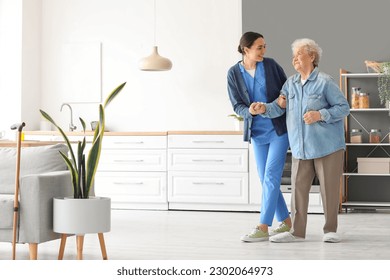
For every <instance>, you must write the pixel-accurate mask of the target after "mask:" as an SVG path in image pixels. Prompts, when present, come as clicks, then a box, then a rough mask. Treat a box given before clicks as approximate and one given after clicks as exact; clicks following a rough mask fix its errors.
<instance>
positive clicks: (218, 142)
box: [168, 135, 248, 149]
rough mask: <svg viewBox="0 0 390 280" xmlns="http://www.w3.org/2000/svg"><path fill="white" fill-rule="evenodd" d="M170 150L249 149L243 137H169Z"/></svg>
mask: <svg viewBox="0 0 390 280" xmlns="http://www.w3.org/2000/svg"><path fill="white" fill-rule="evenodd" d="M168 148H191V149H192V148H194V149H197V148H210V149H211V148H212V149H231V148H242V149H247V148H248V143H247V142H244V141H243V138H242V135H168Z"/></svg>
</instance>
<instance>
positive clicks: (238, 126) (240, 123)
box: [234, 120, 244, 131]
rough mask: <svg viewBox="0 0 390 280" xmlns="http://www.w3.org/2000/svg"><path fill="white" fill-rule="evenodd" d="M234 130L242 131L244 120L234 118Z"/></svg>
mask: <svg viewBox="0 0 390 280" xmlns="http://www.w3.org/2000/svg"><path fill="white" fill-rule="evenodd" d="M234 130H235V131H243V130H244V122H243V121H239V120H234Z"/></svg>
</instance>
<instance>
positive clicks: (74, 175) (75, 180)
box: [60, 151, 78, 198]
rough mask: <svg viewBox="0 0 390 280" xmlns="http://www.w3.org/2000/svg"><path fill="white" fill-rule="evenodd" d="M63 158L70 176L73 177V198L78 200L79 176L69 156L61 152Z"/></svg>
mask: <svg viewBox="0 0 390 280" xmlns="http://www.w3.org/2000/svg"><path fill="white" fill-rule="evenodd" d="M60 154H61V157H62V158H63V159H64V161H65V164H66V165H67V166H68V168H69V171H70V174H71V176H72V186H73V197H74V198H78V189H77V181H78V174H77V171H76V170H75V168H74V166H73V164H72V162H71V161H70V159H69V157H68V155H65V154H64V153H63V152H61V151H60Z"/></svg>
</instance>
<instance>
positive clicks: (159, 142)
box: [103, 136, 167, 149]
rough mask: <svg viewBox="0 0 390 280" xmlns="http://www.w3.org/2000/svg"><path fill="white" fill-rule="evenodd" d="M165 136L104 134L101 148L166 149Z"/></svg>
mask: <svg viewBox="0 0 390 280" xmlns="http://www.w3.org/2000/svg"><path fill="white" fill-rule="evenodd" d="M166 148H167V137H166V136H105V137H104V138H103V149H166Z"/></svg>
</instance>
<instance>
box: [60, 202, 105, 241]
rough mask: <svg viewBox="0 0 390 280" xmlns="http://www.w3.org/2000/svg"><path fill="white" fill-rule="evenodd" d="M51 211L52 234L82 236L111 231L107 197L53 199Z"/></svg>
mask: <svg viewBox="0 0 390 280" xmlns="http://www.w3.org/2000/svg"><path fill="white" fill-rule="evenodd" d="M53 211H54V212H53V231H54V232H58V233H66V234H76V235H84V234H86V233H103V232H109V231H110V229H111V199H110V198H108V197H90V198H88V199H74V198H72V197H65V198H54V201H53Z"/></svg>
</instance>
